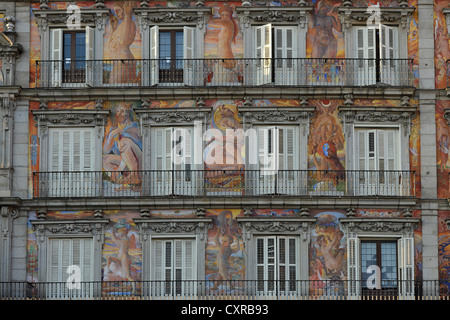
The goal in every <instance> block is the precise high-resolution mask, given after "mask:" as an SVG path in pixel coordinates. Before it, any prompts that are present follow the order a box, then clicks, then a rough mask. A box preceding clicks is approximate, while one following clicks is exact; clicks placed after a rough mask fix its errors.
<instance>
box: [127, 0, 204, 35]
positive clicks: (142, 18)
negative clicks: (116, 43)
mask: <svg viewBox="0 0 450 320" xmlns="http://www.w3.org/2000/svg"><path fill="white" fill-rule="evenodd" d="M197 4H198V5H196V7H195V8H172V7H170V8H169V7H164V8H161V7H148V6H147V7H143V6H141V7H140V8H134V9H133V10H134V13H135V15H136V17H137V21H138V25H139V28H141V29H142V30H147V29H148V28H149V27H150V26H153V25H168V26H186V25H197V26H198V27H199V29H202V28H203V26H204V25H205V24H206V20H207V16H208V15H209V14H210V13H211V8H208V7H204V6H202V5H201V3H200V2H197Z"/></svg>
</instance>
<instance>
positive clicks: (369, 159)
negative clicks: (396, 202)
mask: <svg viewBox="0 0 450 320" xmlns="http://www.w3.org/2000/svg"><path fill="white" fill-rule="evenodd" d="M398 139H399V136H398V129H376V128H374V129H357V130H356V140H357V141H356V148H355V149H356V150H355V154H356V159H355V160H356V161H355V163H356V167H357V170H356V172H355V174H354V178H353V182H354V190H355V192H356V193H357V194H358V195H400V194H402V193H403V188H402V183H404V182H402V180H405V179H401V177H400V176H399V174H400V172H399V171H398V170H399V168H400V161H399V155H398V149H399V142H398ZM406 181H408V180H407V179H406Z"/></svg>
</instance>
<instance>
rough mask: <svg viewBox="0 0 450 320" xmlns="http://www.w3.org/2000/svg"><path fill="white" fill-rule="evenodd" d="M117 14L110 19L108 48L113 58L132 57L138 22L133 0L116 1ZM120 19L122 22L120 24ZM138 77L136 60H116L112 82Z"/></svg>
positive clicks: (115, 9) (121, 81)
mask: <svg viewBox="0 0 450 320" xmlns="http://www.w3.org/2000/svg"><path fill="white" fill-rule="evenodd" d="M114 12H115V14H116V16H112V18H111V19H110V35H109V38H108V43H107V48H108V54H109V56H110V58H111V59H131V60H134V56H133V54H132V53H131V50H130V46H131V44H132V43H133V41H134V38H135V36H136V24H135V23H134V21H133V9H132V2H123V3H122V2H119V1H116V2H115V3H114ZM119 21H121V22H120V24H119ZM135 77H136V65H135V61H125V62H121V61H115V62H114V65H113V69H112V71H111V83H112V84H116V83H128V82H130V81H133V80H134V79H135Z"/></svg>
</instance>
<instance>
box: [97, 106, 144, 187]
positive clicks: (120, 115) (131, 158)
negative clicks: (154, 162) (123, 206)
mask: <svg viewBox="0 0 450 320" xmlns="http://www.w3.org/2000/svg"><path fill="white" fill-rule="evenodd" d="M134 107H136V103H131V102H130V103H128V102H111V103H109V109H110V110H111V112H112V119H110V120H111V121H108V126H107V127H106V129H105V137H104V140H103V170H104V173H105V174H104V176H105V179H103V181H104V184H105V185H104V188H105V190H111V189H113V190H114V191H123V190H132V191H136V192H139V191H140V187H141V184H142V180H141V173H140V172H139V170H141V168H142V167H141V161H142V138H141V131H140V127H139V123H138V121H137V118H136V115H135V113H134V111H133V108H134ZM117 194H118V195H119V194H120V193H117Z"/></svg>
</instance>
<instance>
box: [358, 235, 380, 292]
mask: <svg viewBox="0 0 450 320" xmlns="http://www.w3.org/2000/svg"><path fill="white" fill-rule="evenodd" d="M376 264H377V244H376V243H375V242H361V279H362V280H363V283H362V285H363V286H366V280H367V279H368V278H369V276H371V275H372V274H371V273H367V268H368V267H369V266H372V265H376Z"/></svg>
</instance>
